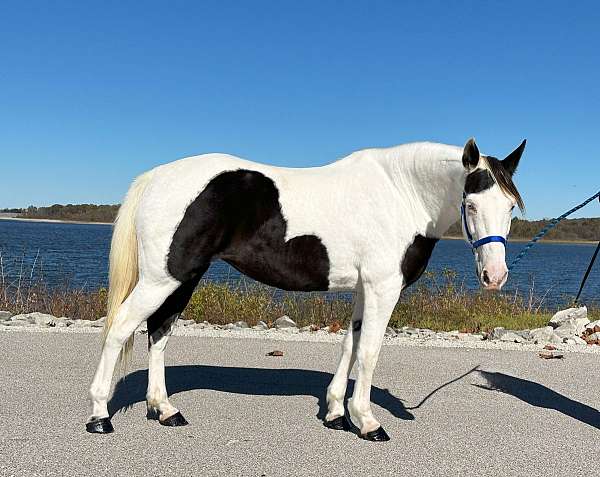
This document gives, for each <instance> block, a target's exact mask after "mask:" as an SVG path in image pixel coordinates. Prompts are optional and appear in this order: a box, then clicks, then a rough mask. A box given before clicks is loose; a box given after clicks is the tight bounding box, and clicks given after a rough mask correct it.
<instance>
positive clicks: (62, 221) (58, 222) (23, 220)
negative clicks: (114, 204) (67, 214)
mask: <svg viewBox="0 0 600 477" xmlns="http://www.w3.org/2000/svg"><path fill="white" fill-rule="evenodd" d="M0 220H15V221H18V222H45V223H49V224H82V225H112V222H89V221H83V220H58V219H30V218H24V217H23V218H22V217H2V216H0Z"/></svg>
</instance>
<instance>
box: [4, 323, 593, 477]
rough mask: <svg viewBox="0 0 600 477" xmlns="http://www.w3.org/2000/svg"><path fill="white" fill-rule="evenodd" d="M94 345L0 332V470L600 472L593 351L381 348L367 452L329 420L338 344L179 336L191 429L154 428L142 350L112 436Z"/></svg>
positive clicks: (117, 398) (174, 365) (177, 400)
mask: <svg viewBox="0 0 600 477" xmlns="http://www.w3.org/2000/svg"><path fill="white" fill-rule="evenodd" d="M99 339H100V337H99V335H97V334H69V333H64V334H59V333H28V332H14V331H11V332H2V333H0V475H2V476H13V475H14V476H25V475H27V476H33V475H68V476H79V475H95V476H98V475H111V476H119V475H128V476H133V475H169V476H188V475H198V476H200V475H202V476H204V475H243V476H279V475H294V476H301V475H320V476H327V475H342V474H344V475H353V476H354V475H377V476H380V475H398V476H400V475H402V476H413V475H414V476H430V475H431V476H434V475H435V476H450V475H457V476H458V475H460V476H471V475H472V476H484V475H502V476H507V475H527V476H538V475H539V476H545V477H550V476H559V475H561V476H564V475H568V476H576V475H600V456H599V455H598V443H599V442H600V441H599V436H600V434H599V429H600V413H599V412H598V410H597V409H598V408H599V407H600V392H599V386H598V384H599V380H600V378H599V375H598V372H597V371H598V357H597V356H596V355H593V354H576V353H568V354H567V355H566V357H565V358H564V359H563V360H542V359H540V358H539V357H538V356H537V354H536V353H535V352H532V351H505V350H504V351H502V350H480V349H466V348H455V349H443V348H420V347H414V348H413V347H396V346H384V347H383V349H382V355H381V359H380V362H379V367H378V369H377V372H376V376H375V379H374V385H375V386H374V388H373V393H372V400H373V402H374V412H375V413H376V415H377V416H378V418H379V420H380V421H381V423H382V425H383V426H384V428H385V429H386V430H387V432H388V433H389V434H390V436H391V438H392V440H391V441H389V442H386V443H373V442H366V441H363V440H360V439H359V438H358V437H357V436H355V435H353V434H351V433H347V432H343V431H333V430H330V429H327V428H325V427H324V426H323V425H322V424H321V421H320V416H322V415H324V413H325V400H324V395H325V388H326V386H327V384H328V382H329V380H330V378H331V374H332V373H333V371H334V370H335V366H336V362H337V356H338V351H339V350H338V347H337V346H335V345H334V344H332V343H302V342H291V341H288V342H283V341H281V342H280V341H273V340H261V339H248V338H246V339H236V338H202V337H183V336H181V337H178V336H175V337H173V338H172V339H171V342H170V343H169V347H168V349H167V366H168V368H167V387H168V389H169V392H170V393H171V395H172V398H171V399H172V402H173V403H174V405H175V406H177V407H178V408H179V409H181V412H182V413H183V415H184V416H185V417H186V418H187V420H188V421H189V422H190V425H189V426H186V427H180V428H166V427H163V426H160V425H159V424H158V423H157V422H155V421H149V420H147V419H146V409H145V403H144V396H145V388H146V377H147V373H146V370H145V367H146V352H145V351H146V347H145V343H144V340H142V339H138V340H137V343H136V348H135V359H134V365H133V369H132V371H131V373H130V374H129V376H128V378H127V379H126V380H125V382H120V383H118V384H117V387H116V390H115V393H114V395H113V397H112V399H111V401H110V409H111V412H113V413H115V415H114V416H113V418H112V422H113V424H114V427H115V433H114V434H110V435H91V434H87V433H86V432H85V425H84V424H85V420H86V417H87V414H88V407H87V389H88V385H89V383H90V380H91V378H92V374H93V372H94V369H95V366H96V363H97V358H98V353H99ZM275 349H280V350H282V351H283V352H284V354H285V355H284V356H283V357H267V356H265V354H266V353H267V352H269V351H273V350H275ZM476 367H478V370H473V368H476ZM492 388H493V389H492Z"/></svg>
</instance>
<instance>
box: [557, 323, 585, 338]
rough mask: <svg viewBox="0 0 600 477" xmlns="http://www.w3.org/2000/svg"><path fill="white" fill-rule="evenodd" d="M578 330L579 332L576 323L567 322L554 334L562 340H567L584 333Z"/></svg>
mask: <svg viewBox="0 0 600 477" xmlns="http://www.w3.org/2000/svg"><path fill="white" fill-rule="evenodd" d="M578 330H579V327H578V326H577V325H576V324H575V323H572V322H570V321H567V322H565V323H563V324H562V325H560V326H559V327H558V328H556V329H555V330H554V333H556V334H557V335H558V336H560V337H561V338H563V339H565V338H570V337H571V336H577V335H579V333H581V332H582V331H583V330H579V331H578Z"/></svg>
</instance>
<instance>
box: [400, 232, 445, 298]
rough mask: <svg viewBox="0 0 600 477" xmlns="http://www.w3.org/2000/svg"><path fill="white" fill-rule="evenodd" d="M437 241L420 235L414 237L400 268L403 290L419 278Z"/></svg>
mask: <svg viewBox="0 0 600 477" xmlns="http://www.w3.org/2000/svg"><path fill="white" fill-rule="evenodd" d="M438 241H439V239H436V238H428V237H423V236H422V235H416V236H415V239H414V240H413V243H411V244H410V245H409V247H408V249H407V250H406V253H405V254H404V258H403V259H402V264H401V266H400V269H401V270H402V275H403V276H404V288H407V287H409V286H410V285H412V284H413V283H414V282H416V281H417V280H418V279H419V278H420V277H421V275H422V274H423V272H424V271H425V269H426V268H427V264H428V263H429V259H430V258H431V253H432V252H433V248H434V247H435V244H436V243H438Z"/></svg>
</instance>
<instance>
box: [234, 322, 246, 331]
mask: <svg viewBox="0 0 600 477" xmlns="http://www.w3.org/2000/svg"><path fill="white" fill-rule="evenodd" d="M234 326H235V327H236V328H238V329H246V328H250V327H249V326H248V323H246V322H245V321H242V320H240V321H236V322H235V323H234Z"/></svg>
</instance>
